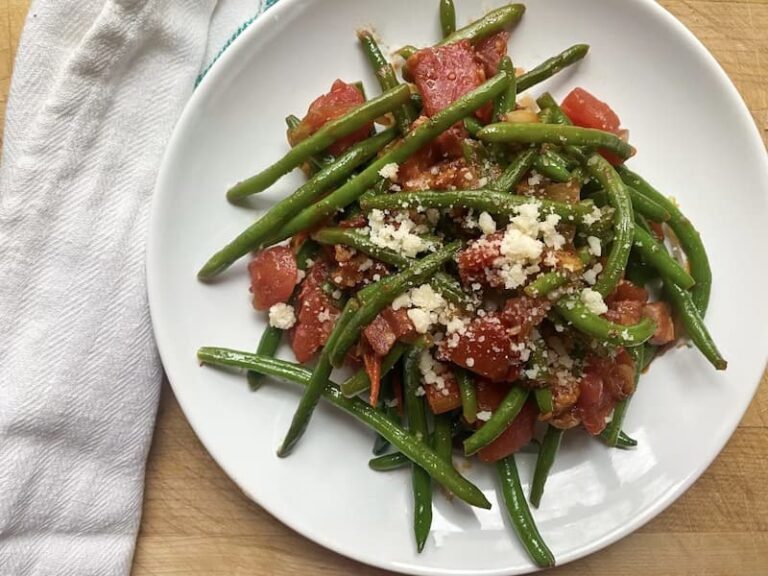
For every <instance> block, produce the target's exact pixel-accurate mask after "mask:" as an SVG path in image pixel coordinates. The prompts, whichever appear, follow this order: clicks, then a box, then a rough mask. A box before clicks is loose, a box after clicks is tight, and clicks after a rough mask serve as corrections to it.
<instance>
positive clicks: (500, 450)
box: [477, 401, 539, 462]
mask: <svg viewBox="0 0 768 576" xmlns="http://www.w3.org/2000/svg"><path fill="white" fill-rule="evenodd" d="M538 415H539V409H538V408H537V406H536V403H535V402H532V401H528V402H526V403H525V406H523V408H522V410H520V413H519V414H518V415H517V416H516V417H515V419H514V420H512V422H511V423H510V424H509V426H507V428H506V429H505V430H504V432H502V433H501V435H500V436H499V437H498V438H496V439H495V440H494V441H493V442H491V443H490V444H488V446H486V447H485V448H483V449H482V450H480V451H479V452H478V453H477V457H478V458H480V460H481V461H483V462H496V461H497V460H501V459H502V458H506V457H507V456H509V455H510V454H514V453H515V452H517V451H518V450H520V449H521V448H522V447H523V446H525V445H526V444H528V442H530V441H531V439H532V438H533V432H534V428H535V426H536V419H537V418H538Z"/></svg>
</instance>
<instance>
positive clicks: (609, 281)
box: [587, 153, 635, 296]
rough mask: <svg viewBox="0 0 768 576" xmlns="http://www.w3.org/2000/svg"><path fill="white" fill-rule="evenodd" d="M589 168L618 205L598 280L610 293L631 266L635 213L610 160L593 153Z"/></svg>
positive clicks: (611, 201) (599, 287)
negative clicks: (629, 263)
mask: <svg viewBox="0 0 768 576" xmlns="http://www.w3.org/2000/svg"><path fill="white" fill-rule="evenodd" d="M587 171H588V172H589V174H590V175H591V176H592V177H593V178H594V179H595V180H597V181H598V182H600V185H601V186H602V187H603V189H604V190H605V191H606V193H607V194H608V202H609V204H610V205H611V206H612V207H613V209H614V213H613V242H612V243H611V249H610V252H609V253H608V258H607V259H606V261H605V264H604V265H603V271H602V272H601V273H600V275H599V276H598V278H597V282H596V283H595V290H596V291H597V292H600V294H602V295H603V296H607V295H608V294H610V293H611V292H613V290H614V288H616V285H617V284H618V283H619V280H621V277H622V275H623V274H624V270H625V269H626V267H627V260H628V259H629V252H630V250H631V249H632V238H633V236H634V229H635V226H634V223H635V215H634V211H633V210H632V200H631V199H630V197H629V192H628V191H627V187H626V185H625V184H624V182H622V180H621V178H620V177H619V175H618V174H617V173H616V170H614V169H613V166H611V163H610V162H608V160H606V159H605V158H603V157H602V156H601V155H600V154H597V153H595V154H592V155H591V156H590V157H589V160H587Z"/></svg>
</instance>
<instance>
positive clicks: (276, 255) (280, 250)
mask: <svg viewBox="0 0 768 576" xmlns="http://www.w3.org/2000/svg"><path fill="white" fill-rule="evenodd" d="M248 272H249V273H250V275H251V292H253V307H254V308H256V310H267V309H268V308H269V307H270V306H273V305H275V304H277V303H279V302H287V301H288V299H289V298H290V297H291V294H293V289H294V287H295V286H296V281H297V280H298V274H299V272H298V268H297V267H296V257H295V256H294V255H293V251H292V250H291V249H290V248H288V247H287V246H274V247H272V248H267V249H266V250H262V251H261V252H259V253H258V254H256V256H255V257H254V258H253V260H252V261H251V263H250V264H249V265H248Z"/></svg>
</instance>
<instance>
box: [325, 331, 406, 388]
mask: <svg viewBox="0 0 768 576" xmlns="http://www.w3.org/2000/svg"><path fill="white" fill-rule="evenodd" d="M407 348H408V346H407V345H406V344H403V343H402V342H395V344H394V345H393V346H392V349H391V350H390V351H389V353H388V354H387V355H386V356H384V358H383V359H382V361H381V375H382V376H384V375H385V374H387V373H388V372H389V371H390V370H392V367H393V366H394V365H395V364H397V362H398V361H399V360H400V357H401V356H402V355H403V353H404V352H405V351H406V349H407ZM370 387H371V380H370V379H369V378H368V373H367V372H366V371H365V370H358V371H357V372H355V373H354V374H353V375H352V376H350V377H349V378H347V379H346V380H345V381H344V382H342V383H341V386H340V388H341V393H342V394H344V396H346V397H347V398H351V397H352V396H357V395H358V394H360V392H365V391H366V390H368V388H370Z"/></svg>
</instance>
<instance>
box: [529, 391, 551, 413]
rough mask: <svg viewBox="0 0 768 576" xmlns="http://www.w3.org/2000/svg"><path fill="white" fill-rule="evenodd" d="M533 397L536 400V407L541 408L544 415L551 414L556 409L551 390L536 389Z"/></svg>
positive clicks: (540, 410)
mask: <svg viewBox="0 0 768 576" xmlns="http://www.w3.org/2000/svg"><path fill="white" fill-rule="evenodd" d="M533 395H534V397H535V398H536V405H537V406H538V407H539V412H541V413H542V414H549V413H551V412H552V410H553V409H554V407H553V404H552V390H550V389H549V388H535V389H534V390H533Z"/></svg>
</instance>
